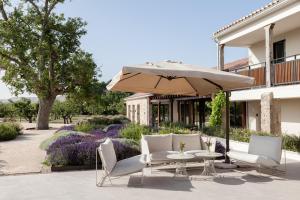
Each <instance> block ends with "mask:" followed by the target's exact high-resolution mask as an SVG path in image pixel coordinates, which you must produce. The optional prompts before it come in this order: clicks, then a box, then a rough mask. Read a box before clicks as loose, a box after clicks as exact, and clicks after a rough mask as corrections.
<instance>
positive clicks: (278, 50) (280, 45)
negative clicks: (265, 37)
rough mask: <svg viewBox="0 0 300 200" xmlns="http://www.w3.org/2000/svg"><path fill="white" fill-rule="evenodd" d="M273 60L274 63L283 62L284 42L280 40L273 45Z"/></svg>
mask: <svg viewBox="0 0 300 200" xmlns="http://www.w3.org/2000/svg"><path fill="white" fill-rule="evenodd" d="M273 58H274V63H281V62H284V61H285V40H281V41H278V42H275V43H274V44H273Z"/></svg>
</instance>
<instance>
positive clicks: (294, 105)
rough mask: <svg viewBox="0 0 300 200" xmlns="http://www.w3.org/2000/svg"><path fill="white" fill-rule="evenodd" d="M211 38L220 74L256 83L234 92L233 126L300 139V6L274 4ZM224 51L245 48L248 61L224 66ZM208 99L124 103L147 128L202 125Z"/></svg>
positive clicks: (284, 0) (292, 0)
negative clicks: (161, 124)
mask: <svg viewBox="0 0 300 200" xmlns="http://www.w3.org/2000/svg"><path fill="white" fill-rule="evenodd" d="M213 36H214V39H215V41H216V42H217V44H218V55H219V56H218V57H219V58H218V62H219V69H220V70H227V71H231V72H233V73H239V74H242V75H247V76H252V77H254V78H255V79H256V84H255V86H254V87H252V88H247V89H242V90H239V91H234V92H232V93H231V101H232V102H233V103H232V109H231V125H232V126H237V127H243V128H249V129H251V130H262V131H268V132H276V133H280V132H281V133H286V134H296V135H300V1H299V0H276V1H272V2H271V3H270V4H268V5H266V6H265V7H263V8H261V9H258V10H256V11H254V12H252V13H251V14H249V15H247V16H245V17H242V18H241V19H239V20H236V21H234V22H233V23H231V24H229V25H227V26H225V27H223V28H221V29H220V30H218V31H217V32H216V33H214V35H213ZM226 47H243V48H247V49H248V52H249V53H248V58H246V59H241V60H238V61H234V62H232V63H228V64H224V50H226ZM208 100H209V98H204V99H203V98H187V97H174V96H168V97H166V96H155V95H151V94H146V95H145V94H142V95H141V94H137V95H133V96H131V97H128V98H127V99H126V103H127V115H128V117H129V118H130V119H134V120H133V121H135V122H138V123H141V124H147V125H156V124H157V123H159V122H160V121H174V122H177V121H179V122H183V123H187V124H193V125H202V124H203V123H204V122H205V110H203V102H205V101H208ZM137 106H139V107H137ZM155 106H158V107H165V108H163V109H161V108H160V109H157V108H155ZM164 110H165V112H164V113H162V111H164ZM153 112H154V113H153ZM156 112H158V113H156ZM166 113H167V114H166ZM158 114H160V115H158ZM162 114H163V116H162ZM138 116H139V117H138ZM157 116H160V117H159V119H158V117H157ZM161 116H162V117H161Z"/></svg>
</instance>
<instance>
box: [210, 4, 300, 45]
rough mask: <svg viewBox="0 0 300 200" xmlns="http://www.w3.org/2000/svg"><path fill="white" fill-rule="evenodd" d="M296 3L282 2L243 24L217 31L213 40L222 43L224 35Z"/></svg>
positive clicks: (244, 21) (242, 22)
mask: <svg viewBox="0 0 300 200" xmlns="http://www.w3.org/2000/svg"><path fill="white" fill-rule="evenodd" d="M295 1H296V0H285V1H281V2H279V3H278V4H276V5H274V6H272V7H271V8H268V9H266V10H264V11H262V12H261V13H258V14H256V15H254V16H252V17H250V18H247V19H245V20H243V21H241V22H239V23H237V24H234V25H232V26H230V27H228V28H225V29H224V30H221V31H217V32H215V33H213V38H214V40H215V41H216V43H219V42H220V40H219V38H220V37H222V36H224V35H226V34H228V33H231V32H233V31H235V30H237V29H239V28H241V27H243V26H246V25H247V24H249V23H251V22H253V21H255V20H258V19H260V18H262V17H264V16H266V15H268V14H270V13H271V12H274V11H276V10H279V9H280V8H282V7H283V6H286V5H289V4H291V3H293V2H295Z"/></svg>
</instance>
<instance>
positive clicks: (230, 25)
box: [213, 0, 285, 37]
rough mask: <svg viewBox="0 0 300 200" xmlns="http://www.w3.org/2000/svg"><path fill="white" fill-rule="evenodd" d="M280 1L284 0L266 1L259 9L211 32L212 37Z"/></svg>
mask: <svg viewBox="0 0 300 200" xmlns="http://www.w3.org/2000/svg"><path fill="white" fill-rule="evenodd" d="M282 1H285V0H273V1H272V2H271V3H268V4H267V5H265V6H263V7H261V8H259V9H257V10H255V11H253V12H251V13H250V14H248V15H246V16H244V17H242V18H240V19H237V20H235V21H234V22H232V23H230V24H228V25H226V26H223V27H222V28H220V29H219V30H218V31H217V32H215V33H214V34H213V35H214V37H216V35H217V34H219V33H221V32H223V31H225V30H227V29H228V28H231V27H232V26H234V25H236V24H239V23H241V22H243V21H245V20H247V19H249V18H251V17H254V16H256V15H258V14H260V13H262V12H264V11H265V10H268V9H270V8H272V7H274V6H275V5H277V4H279V3H280V2H282Z"/></svg>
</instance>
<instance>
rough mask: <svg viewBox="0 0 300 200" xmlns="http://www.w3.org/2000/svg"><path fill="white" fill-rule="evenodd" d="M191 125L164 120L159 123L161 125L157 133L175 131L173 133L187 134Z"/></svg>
mask: <svg viewBox="0 0 300 200" xmlns="http://www.w3.org/2000/svg"><path fill="white" fill-rule="evenodd" d="M190 128H191V126H186V125H184V124H182V123H171V122H165V123H163V124H162V125H161V127H160V128H159V130H158V133H159V134H169V133H175V134H189V133H191V131H190Z"/></svg>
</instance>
